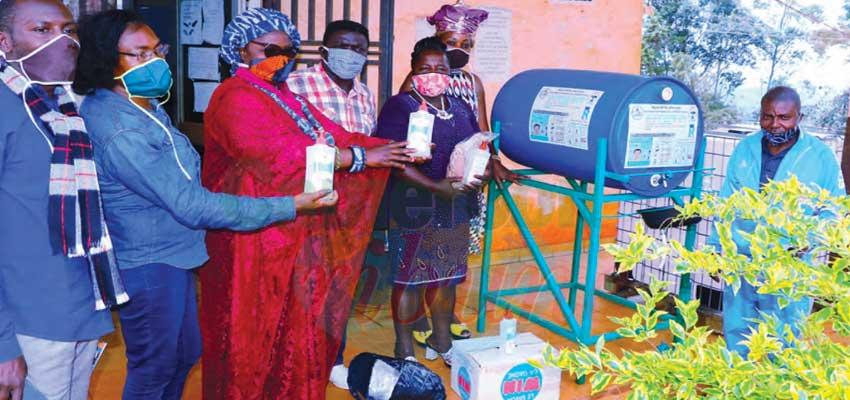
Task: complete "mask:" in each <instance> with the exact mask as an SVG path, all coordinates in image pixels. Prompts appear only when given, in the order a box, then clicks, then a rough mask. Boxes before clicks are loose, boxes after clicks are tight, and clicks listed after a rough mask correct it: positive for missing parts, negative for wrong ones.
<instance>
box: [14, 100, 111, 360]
mask: <svg viewBox="0 0 850 400" xmlns="http://www.w3.org/2000/svg"><path fill="white" fill-rule="evenodd" d="M52 106H53V108H54V109H58V107H56V104H53V105H52ZM0 110H2V118H0V221H2V222H3V223H1V224H0V255H2V257H0V292H2V293H0V361H8V360H10V359H12V358H15V357H17V356H19V355H20V354H21V351H20V348H19V347H18V342H17V339H16V338H15V334H16V333H17V334H23V335H27V336H34V337H38V338H41V339H48V340H57V341H78V340H91V339H96V338H99V337H100V336H103V335H105V334H107V333H109V332H111V331H112V320H111V318H110V315H109V311H106V310H104V311H95V304H94V295H93V290H92V284H91V279H90V278H89V272H88V261H87V260H86V259H85V258H73V259H69V258H67V257H65V256H63V255H60V254H53V253H52V251H51V248H50V239H49V237H48V233H49V230H48V226H47V204H48V192H47V188H48V178H49V176H50V158H51V153H50V148H49V147H48V145H47V142H46V141H45V139H44V137H43V136H42V135H41V133H40V132H39V131H38V130H37V129H36V127H35V125H33V123H32V122H31V121H30V119H29V117H28V116H27V112H26V109H25V108H24V105H23V101H21V98H20V97H18V96H16V95H15V94H14V93H12V91H11V90H9V88H7V87H6V86H5V85H3V84H0ZM39 123H40V122H39ZM41 129H42V130H43V131H45V133H46V132H47V129H46V127H44V126H43V125H42V126H41Z"/></svg>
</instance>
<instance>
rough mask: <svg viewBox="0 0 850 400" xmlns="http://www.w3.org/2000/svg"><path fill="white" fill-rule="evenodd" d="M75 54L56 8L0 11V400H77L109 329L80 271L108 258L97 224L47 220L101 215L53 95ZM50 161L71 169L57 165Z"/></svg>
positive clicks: (19, 1) (67, 19)
mask: <svg viewBox="0 0 850 400" xmlns="http://www.w3.org/2000/svg"><path fill="white" fill-rule="evenodd" d="M78 49H79V44H77V39H76V25H75V24H74V21H73V17H72V15H71V12H70V11H69V10H68V9H67V8H66V7H65V6H64V5H63V4H62V2H61V1H59V0H0V50H2V53H0V77H2V79H1V80H0V110H2V111H1V112H2V118H0V222H2V223H0V255H2V256H0V399H7V398H11V399H21V398H22V396H23V392H24V386H26V390H27V393H26V398H27V399H38V398H47V399H71V400H78V399H79V400H84V399H86V398H87V397H88V386H89V379H90V377H91V373H92V369H93V361H94V355H95V351H96V349H97V340H98V338H100V337H101V336H103V335H104V334H107V333H109V332H111V331H112V329H113V327H112V321H111V318H110V314H109V311H108V310H106V309H104V308H106V307H108V306H109V305H110V304H114V303H110V302H109V301H108V300H107V301H106V302H105V303H104V302H103V301H99V300H105V299H104V298H100V297H97V295H98V293H99V292H100V289H104V288H103V287H100V288H99V289H98V288H95V287H94V284H93V279H92V277H91V275H90V274H89V270H90V268H91V266H92V265H93V264H90V261H89V260H90V259H92V258H93V257H95V256H96V255H99V256H103V255H108V249H109V246H110V241H109V240H108V234H107V233H106V230H105V229H104V230H103V235H100V236H97V237H93V236H86V235H85V233H91V232H92V230H91V228H93V227H95V226H96V225H97V221H92V220H87V221H86V223H83V224H81V223H79V220H77V221H76V222H77V223H76V224H75V223H74V221H69V220H68V219H67V218H64V219H63V218H57V213H55V212H49V210H51V207H52V206H54V205H56V206H58V208H57V209H58V210H60V211H61V212H60V213H59V214H58V215H59V216H65V215H70V216H74V215H75V213H74V212H75V211H76V210H85V211H91V213H88V212H87V213H83V214H79V213H77V214H76V217H79V216H80V215H82V216H83V218H85V217H87V216H90V215H99V214H98V213H97V212H98V210H95V209H93V208H89V206H92V207H95V206H99V196H97V195H96V194H97V189H96V186H91V185H93V183H92V181H91V180H90V179H89V178H90V176H82V177H76V178H75V175H88V174H79V173H74V172H73V171H75V170H77V172H79V170H80V168H81V167H82V168H84V167H85V166H86V165H88V166H93V164H90V163H91V160H90V159H86V158H85V156H83V157H81V158H77V157H75V156H74V155H73V154H83V153H85V150H88V152H89V154H90V151H91V148H90V146H88V147H87V149H82V153H77V150H81V149H80V147H86V146H77V145H78V144H80V143H81V142H79V141H78V139H80V138H81V136H79V134H80V133H79V132H80V131H82V132H83V133H84V131H85V130H84V128H82V123H80V122H79V118H78V117H75V116H76V114H75V112H74V106H73V102H68V101H67V100H68V99H70V98H71V95H70V94H69V92H68V91H69V90H70V89H67V88H63V87H62V85H63V83H64V82H67V81H70V80H71V78H72V77H73V72H74V70H75V66H76V58H77V57H76V55H77V51H78ZM24 99H26V101H24ZM60 104H61V105H62V106H63V107H62V108H61V109H60V107H59V106H60ZM57 120H60V121H65V122H63V123H66V122H73V124H74V128H80V129H73V130H69V129H67V128H68V127H67V126H65V127H64V128H63V127H60V126H59V125H56V124H55V121H57ZM68 132H70V133H68ZM75 135H77V136H75ZM60 136H64V137H62V138H60ZM69 137H70V140H69V141H68V142H67V143H69V144H68V145H62V144H60V143H61V140H68V138H69ZM71 147H78V148H77V149H75V150H73V151H72V150H70V148H71ZM56 154H67V155H68V157H69V158H70V159H71V161H73V162H76V163H77V164H76V165H75V164H73V163H71V164H65V163H61V162H57V158H56V157H55V155H56ZM69 171H71V172H70V173H69ZM67 173H69V174H68V175H67V176H66V175H65V174H67ZM81 183H82V186H80V184H81ZM87 185H89V186H87ZM78 193H82V194H84V196H81V197H80V198H79V200H77V198H76V196H77V194H78ZM86 193H93V194H94V195H93V196H88V195H86ZM69 201H70V202H69ZM75 203H77V204H79V206H76V207H75V206H74V204H75ZM66 205H70V206H69V207H64V208H63V206H66ZM64 211H69V212H70V213H69V214H65V213H64ZM74 219H76V218H74ZM97 226H98V227H100V225H97ZM64 228H68V229H67V230H65V229H64ZM74 232H76V235H74ZM103 238H105V240H101V239H103ZM52 239H58V240H52ZM69 243H71V244H73V245H71V246H68V245H67V244H69ZM92 243H98V247H99V248H100V249H101V250H104V251H99V250H97V249H95V248H92V247H90V244H92ZM62 245H65V246H62ZM57 246H58V247H60V248H64V251H56V249H57ZM125 300H126V299H125ZM96 304H97V307H96ZM96 308H101V310H100V311H98V310H96ZM24 381H26V385H24V383H25V382H24ZM39 395H40V396H39Z"/></svg>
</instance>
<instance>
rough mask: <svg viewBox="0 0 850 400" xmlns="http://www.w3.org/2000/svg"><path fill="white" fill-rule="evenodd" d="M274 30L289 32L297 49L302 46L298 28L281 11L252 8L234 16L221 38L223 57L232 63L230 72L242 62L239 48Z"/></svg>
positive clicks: (290, 38)
mask: <svg viewBox="0 0 850 400" xmlns="http://www.w3.org/2000/svg"><path fill="white" fill-rule="evenodd" d="M274 31H281V32H283V33H285V34H287V35H288V36H289V40H290V41H292V46H293V47H295V48H296V49H298V48H299V47H301V35H300V34H299V33H298V28H296V27H295V24H293V23H292V21H290V20H289V17H287V16H286V15H285V14H283V13H281V12H280V11H276V10H271V9H268V8H252V9H250V10H248V11H245V12H243V13H242V14H239V15H238V16H237V17H236V18H233V20H232V21H230V23H229V24H227V27H226V28H224V37H223V38H222V40H221V58H222V59H223V60H224V62H226V63H227V64H228V65H230V72H231V73H233V72H234V71H236V68H237V67H238V65H239V64H242V56H241V55H240V54H239V50H241V49H242V48H243V47H245V46H247V45H248V43H249V42H250V41H252V40H254V39H256V38H258V37H260V36H263V35H265V34H267V33H269V32H274Z"/></svg>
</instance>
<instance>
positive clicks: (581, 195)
mask: <svg viewBox="0 0 850 400" xmlns="http://www.w3.org/2000/svg"><path fill="white" fill-rule="evenodd" d="M493 130H494V132H496V133H499V130H500V123H499V121H495V122H494V123H493ZM494 145H495V147H496V149H497V151H498V139H497V141H496V143H494ZM699 148H700V149H702V150H701V151H700V152H699V153H698V155H697V158H696V164H695V167H694V169H693V170H692V171H691V172H693V180H692V185H691V186H690V187H677V188H675V189H673V190H671V191H670V192H668V193H667V194H665V195H662V196H658V198H670V199H672V200H673V201H674V202H675V203H677V204H679V205H682V204H684V199H685V198H688V201H690V199H698V198H699V197H700V196H701V195H702V181H703V177H704V175H705V170H704V168H703V163H704V157H705V154H704V151H705V143H702V146H700V147H699ZM596 151H597V154H596V167H595V174H594V180H593V182H587V181H578V180H575V179H567V182H568V183H569V186H559V185H555V184H550V183H545V182H540V181H536V180H529V181H524V182H523V187H525V188H535V189H538V190H542V191H545V192H550V193H557V194H560V195H563V196H566V197H569V198H570V199H571V200H572V201H573V203H574V204H575V206H576V209H577V210H578V212H577V215H576V226H575V228H576V229H575V241H574V244H573V246H574V247H573V257H572V270H571V273H570V279H569V282H559V281H558V279H557V278H556V276H555V274H554V273H553V272H552V268H551V267H550V266H549V264H548V263H547V262H546V259H545V257H544V255H543V252H542V251H541V250H540V247H539V246H538V244H537V241H536V240H535V239H534V234H533V233H532V232H531V229H529V227H528V224H526V222H525V219H524V218H523V216H522V213H521V212H520V210H519V208H518V207H517V205H516V203H515V202H514V199H513V196H512V195H511V193H510V190H509V189H510V186H511V184H510V183H509V182H504V183H502V184H499V183H497V182H495V181H491V182H490V183H489V186H488V190H487V221H486V223H485V233H484V249H483V250H484V251H483V255H482V263H481V264H482V265H481V281H480V288H479V295H478V296H479V297H478V321H477V329H478V332H484V330H485V327H486V322H487V316H486V311H487V304H488V303H493V304H495V305H496V306H498V307H501V308H504V309H510V310H511V311H513V313H514V314H517V315H520V316H522V317H524V318H526V319H528V320H529V321H531V322H533V323H535V324H537V325H540V326H542V327H544V328H546V329H548V330H550V331H552V332H554V333H556V334H558V335H560V336H563V337H565V338H567V339H569V340H571V341H573V342H576V343H580V344H584V345H592V344H594V343H596V341H597V340H598V339H599V337H602V336H604V337H605V340H606V341H611V340H616V339H619V338H621V336H620V335H619V334H618V333H617V332H615V331H611V332H601V333H595V332H594V331H592V329H591V328H592V322H593V304H594V299H595V297H597V296H598V297H601V298H603V299H605V300H608V301H611V302H613V303H616V304H619V305H622V306H625V307H629V308H632V309H635V308H636V304H635V303H634V302H632V301H629V300H627V299H624V298H622V297H618V296H615V295H613V294H610V293H606V292H604V291H600V290H597V289H596V277H597V266H598V261H599V251H600V242H601V230H602V220H603V215H602V210H603V207H604V205H605V204H606V203H615V202H620V201H629V200H636V199H646V198H647V197H646V196H640V195H637V194H634V193H628V192H624V193H610V194H609V193H605V185H604V183H605V180H606V179H614V180H623V179H626V180H627V179H629V176H628V175H622V174H614V173H611V172H608V171H606V170H605V165H606V157H607V155H608V143H607V139H605V138H602V139H599V141H598V145H597V147H596ZM514 172H516V173H518V174H520V175H524V176H529V177H530V176H535V175H545V173H543V172H540V171H536V170H533V169H522V170H517V171H514ZM590 185H592V189H590V190H589V188H590ZM499 198H502V199H503V200H504V202H505V204H506V205H507V207H508V210H509V211H510V215H511V216H512V218H513V220H514V221H515V222H516V224H517V226H518V227H519V231H520V233H521V234H522V237H523V239H524V240H525V242H526V244H527V246H528V249H529V250H530V251H531V254H532V257H533V258H534V261H535V263H536V264H537V267H538V269H539V271H540V273H541V274H542V275H543V278H544V280H545V282H546V283H545V285H538V286H527V287H511V288H504V287H503V288H499V289H497V290H491V289H490V267H491V265H490V264H491V255H492V246H493V222H494V221H493V219H494V215H495V212H494V208H495V204H496V200H498V199H499ZM588 203H590V205H589V206H588ZM585 225H587V226H588V227H589V230H590V236H589V238H588V242H589V246H588V249H587V259H586V266H585V268H586V273H585V279H584V281H583V282H582V281H581V279H580V275H581V274H580V272H581V268H582V256H583V254H584V253H583V239H584V238H583V236H584V227H585ZM686 232H687V233H686V235H685V243H684V244H685V247H686V248H688V249H693V246H694V244H695V242H696V233H697V232H696V225H691V226H689V227H688V228H687V231H686ZM564 289H569V296H568V297H565V296H564V292H563V291H564ZM579 291H582V292H583V293H584V296H583V302H582V305H581V314H580V316H581V321H579V320H578V316H579V314H577V311H578V310H577V308H578V306H577V297H578V292H579ZM691 291H692V287H691V280H690V278H689V277H688V276H686V275H683V276H682V279H681V284H680V285H679V293H678V296H679V298H680V299H682V300H683V301H686V302H687V301H689V300H690V299H691ZM541 292H549V293H550V294H552V296H553V297H554V299H555V302H556V303H557V305H558V309H559V310H560V313H561V314H562V315H563V317H564V321H565V322H566V325H564V322H560V323H559V322H556V321H553V320H551V319H549V318H547V317H546V316H543V315H539V314H538V313H535V312H533V311H531V310H526V309H524V308H523V307H520V306H518V305H516V304H514V303H512V302H510V301H508V299H507V298H509V297H511V296H517V295H524V294H529V293H541ZM665 317H666V318H662V319H663V321H662V322H660V323H659V325H658V328H657V329H667V328H668V327H669V319H670V318H679V317H678V315H676V314H675V313H674V314H671V315H667V316H665Z"/></svg>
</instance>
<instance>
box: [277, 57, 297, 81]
mask: <svg viewBox="0 0 850 400" xmlns="http://www.w3.org/2000/svg"><path fill="white" fill-rule="evenodd" d="M294 68H295V59H294V58H293V59H292V60H289V62H288V63H286V65H284V66H283V68H281V69H279V70H278V71H277V72H276V73H275V74H274V78H272V82H274V83H276V84H280V83H283V82H286V78H288V77H289V74H290V73H291V72H292V70H293V69H294Z"/></svg>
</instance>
